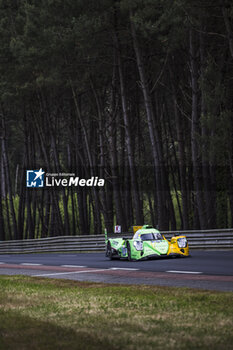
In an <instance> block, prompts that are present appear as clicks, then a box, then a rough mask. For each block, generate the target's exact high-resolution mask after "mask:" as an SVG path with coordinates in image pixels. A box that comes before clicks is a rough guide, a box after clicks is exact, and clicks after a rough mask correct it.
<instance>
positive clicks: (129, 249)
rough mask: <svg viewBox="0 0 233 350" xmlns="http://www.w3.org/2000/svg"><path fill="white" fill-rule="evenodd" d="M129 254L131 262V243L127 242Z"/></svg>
mask: <svg viewBox="0 0 233 350" xmlns="http://www.w3.org/2000/svg"><path fill="white" fill-rule="evenodd" d="M127 252H128V260H129V261H132V258H131V248H130V244H129V242H127Z"/></svg>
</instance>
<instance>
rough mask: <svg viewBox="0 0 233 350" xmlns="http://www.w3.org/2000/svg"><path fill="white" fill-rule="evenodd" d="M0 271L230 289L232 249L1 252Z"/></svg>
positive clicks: (6, 273) (232, 288) (131, 282)
mask: <svg viewBox="0 0 233 350" xmlns="http://www.w3.org/2000/svg"><path fill="white" fill-rule="evenodd" d="M0 274H1V275H19V274H23V275H30V276H38V277H47V278H66V279H72V280H78V281H94V282H105V283H121V284H147V285H161V286H176V287H191V288H202V289H210V290H221V291H233V251H204V250H203V251H193V252H191V257H188V258H158V259H154V260H145V261H136V262H129V261H127V260H112V261H110V260H109V259H108V258H106V257H105V254H104V253H80V254H75V253H72V254H71V253H70V254H67V253H64V254H62V253H56V254H55V253H50V254H8V255H5V254H4V255H0Z"/></svg>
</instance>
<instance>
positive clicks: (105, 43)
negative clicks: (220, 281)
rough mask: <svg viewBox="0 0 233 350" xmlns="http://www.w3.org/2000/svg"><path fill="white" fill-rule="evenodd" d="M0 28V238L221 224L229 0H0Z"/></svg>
mask: <svg viewBox="0 0 233 350" xmlns="http://www.w3.org/2000/svg"><path fill="white" fill-rule="evenodd" d="M0 42H1V45H0V179H1V185H0V240H5V239H23V238H37V237H48V236H58V235H76V234H89V233H95V234H97V233H103V229H104V227H106V228H107V229H108V231H112V230H113V226H114V225H115V224H119V225H121V226H122V230H123V231H126V230H127V229H128V227H129V226H130V225H132V224H143V223H150V224H152V225H153V226H155V227H158V228H159V229H161V230H176V229H182V230H187V229H208V228H226V227H231V226H232V220H233V115H232V114H233V3H232V1H224V0H222V1H217V0H212V1H210V0H195V1H193V0H174V1H170V0H133V1H132V0H117V1H116V0H101V1H98V0H96V1H95V0H86V1H83V0H65V1H64V0H41V1H38V0H0ZM40 168H42V169H43V170H44V171H46V172H49V173H53V172H57V173H59V172H62V173H65V172H68V173H75V174H76V176H79V177H80V178H90V177H91V176H99V177H100V178H104V179H105V186H104V187H103V188H99V189H98V188H97V187H90V188H87V187H86V188H83V187H79V186H77V187H75V186H72V187H66V188H65V187H60V188H52V187H51V188H42V189H38V188H27V187H26V170H27V169H40Z"/></svg>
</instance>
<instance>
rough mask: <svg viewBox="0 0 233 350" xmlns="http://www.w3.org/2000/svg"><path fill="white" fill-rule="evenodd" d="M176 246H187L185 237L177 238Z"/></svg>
mask: <svg viewBox="0 0 233 350" xmlns="http://www.w3.org/2000/svg"><path fill="white" fill-rule="evenodd" d="M177 243H178V247H179V248H185V247H187V239H186V238H184V237H182V238H178V239H177Z"/></svg>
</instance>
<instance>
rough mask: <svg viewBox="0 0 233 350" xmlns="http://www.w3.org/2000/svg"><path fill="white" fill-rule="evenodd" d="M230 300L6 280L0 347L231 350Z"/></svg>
mask: <svg viewBox="0 0 233 350" xmlns="http://www.w3.org/2000/svg"><path fill="white" fill-rule="evenodd" d="M232 296H233V293H225V292H224V293H223V292H213V291H200V290H194V289H186V288H168V287H155V286H122V285H121V286H119V285H107V284H101V283H89V282H85V283H84V282H76V281H70V280H55V279H43V278H35V277H28V276H0V349H1V350H8V349H9V350H11V349H12V350H13V349H14V350H15V349H17V350H26V349H30V350H42V349H43V350H44V349H46V350H50V349H55V350H59V349H62V350H64V349H69V350H72V349H80V350H85V349H88V350H89V349H101V350H105V349H106V350H108V349H111V350H114V349H121V350H122V349H126V348H127V349H143V350H146V349H163V350H164V349H179V350H182V349H185V350H186V349H195V350H196V349H211V350H214V349H232V344H233V333H232V329H233V298H232Z"/></svg>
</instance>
